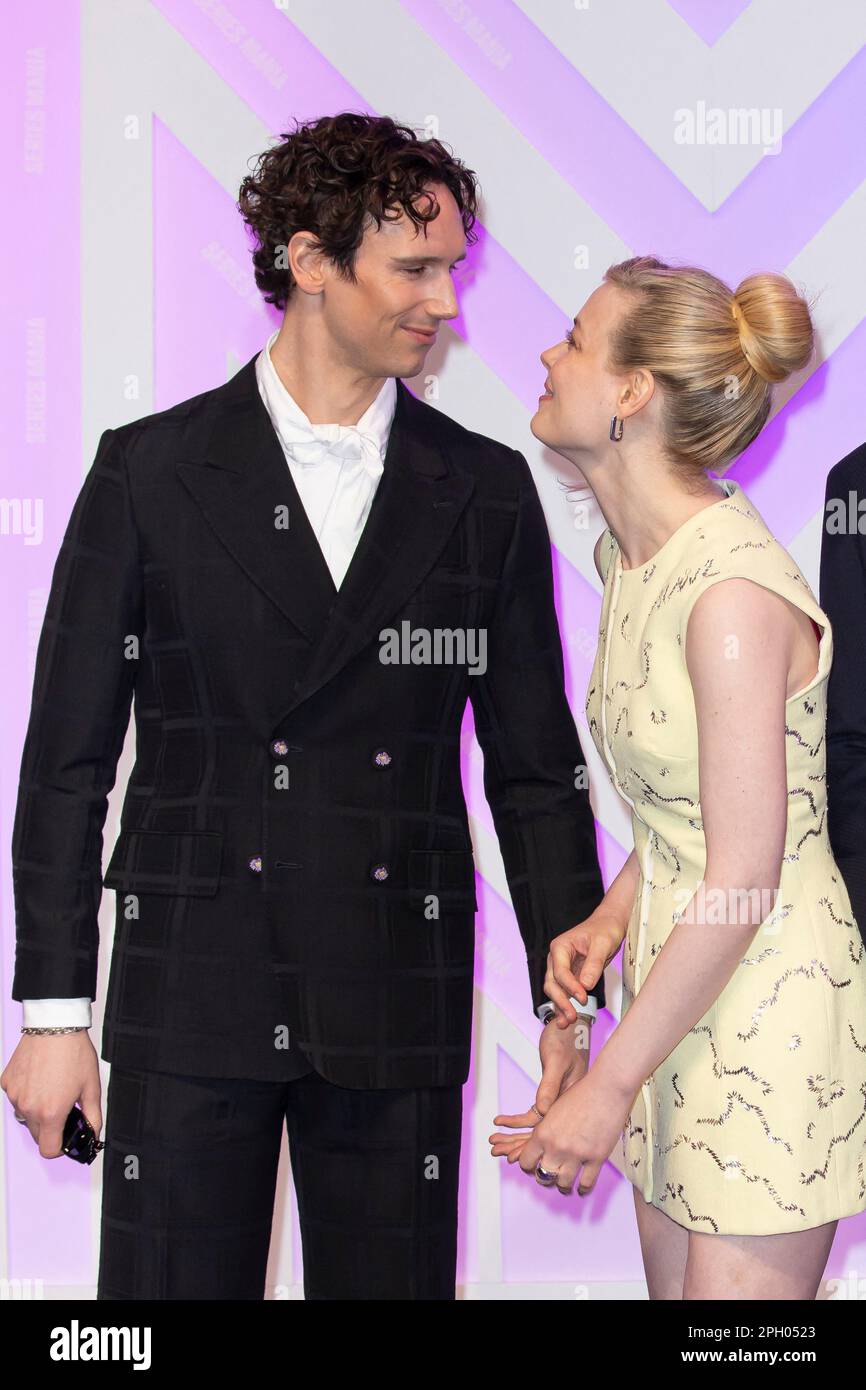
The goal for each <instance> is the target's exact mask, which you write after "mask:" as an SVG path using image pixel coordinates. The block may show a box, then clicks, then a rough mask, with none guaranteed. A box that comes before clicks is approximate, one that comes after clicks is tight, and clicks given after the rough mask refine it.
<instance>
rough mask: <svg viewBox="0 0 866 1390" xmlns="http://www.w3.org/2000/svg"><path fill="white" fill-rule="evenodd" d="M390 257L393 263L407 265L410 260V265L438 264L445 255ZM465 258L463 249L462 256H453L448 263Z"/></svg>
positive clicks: (451, 263) (454, 263)
mask: <svg viewBox="0 0 866 1390" xmlns="http://www.w3.org/2000/svg"><path fill="white" fill-rule="evenodd" d="M391 259H392V260H393V262H394V264H395V265H408V264H409V263H410V262H411V264H412V265H439V264H440V263H441V262H442V261H444V260H445V257H444V256H392V257H391ZM465 260H466V252H465V251H464V252H463V255H462V256H455V257H454V260H453V261H449V262H448V264H449V265H456V264H457V262H458V261H465Z"/></svg>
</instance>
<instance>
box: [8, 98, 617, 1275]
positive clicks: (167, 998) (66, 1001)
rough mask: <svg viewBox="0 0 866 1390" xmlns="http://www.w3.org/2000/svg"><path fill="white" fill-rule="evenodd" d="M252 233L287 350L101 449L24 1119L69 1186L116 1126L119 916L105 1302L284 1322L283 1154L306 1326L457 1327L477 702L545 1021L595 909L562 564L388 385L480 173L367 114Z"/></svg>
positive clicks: (247, 195)
mask: <svg viewBox="0 0 866 1390" xmlns="http://www.w3.org/2000/svg"><path fill="white" fill-rule="evenodd" d="M239 207H240V209H241V212H242V214H243V216H244V218H245V220H246V222H247V223H248V225H249V227H250V228H251V230H252V232H253V234H254V240H255V243H256V245H255V250H254V253H253V262H254V266H255V275H256V281H257V283H258V285H259V287H260V289H261V290H262V293H263V294H264V297H265V299H266V300H267V301H268V302H269V303H271V304H274V305H275V306H276V307H277V308H279V309H281V310H283V311H284V312H283V320H282V324H281V326H280V328H279V330H278V331H277V332H275V333H273V334H272V335H271V337H270V339H269V341H268V342H267V343H266V345H265V347H264V348H263V349H262V351H261V352H258V353H256V355H255V356H254V357H252V358H251V359H250V361H249V362H247V364H246V366H244V367H243V368H242V369H241V370H240V371H239V372H238V373H237V374H236V375H235V376H234V377H233V378H232V380H231V381H229V382H228V383H227V384H226V385H223V386H220V387H217V388H216V389H215V390H212V391H206V392H204V393H203V394H202V395H199V396H196V397H194V398H193V399H191V400H188V401H184V402H182V403H181V404H180V405H177V406H174V407H173V408H172V409H169V410H165V411H161V412H160V413H158V414H156V415H150V416H147V417H145V418H143V419H141V420H138V421H135V422H133V423H131V424H128V425H124V426H121V427H120V428H118V429H109V430H106V432H105V433H104V435H103V436H102V439H101V440H100V444H99V448H98V451H97V456H96V460H95V463H94V465H93V467H92V469H91V471H90V473H89V474H88V477H87V479H86V480H85V483H84V485H83V488H82V490H81V493H80V495H79V498H78V501H77V503H76V506H75V509H74V511H73V515H72V518H71V521H70V523H69V527H68V528H67V532H66V536H65V538H64V542H63V547H62V549H61V554H60V558H59V560H58V563H57V567H56V569H55V574H54V579H53V583H52V589H51V594H50V597H49V602H48V608H47V613H46V619H45V626H44V629H43V634H42V639H41V642H40V646H39V651H38V656H37V668H36V678H35V684H34V694H33V710H32V714H31V720H30V725H29V728H28V732H27V740H26V744H25V748H24V755H23V759H22V771H21V784H20V788H19V799H18V808H17V812H16V819H15V827H14V832H13V866H14V884H15V901H16V915H17V928H18V944H17V955H16V972H15V978H14V982H13V991H12V992H13V997H14V998H15V999H21V1000H23V1001H25V1025H26V1026H27V1027H28V1033H27V1035H26V1036H25V1037H23V1038H22V1039H21V1041H20V1043H19V1045H18V1048H17V1049H16V1051H15V1054H14V1055H13V1057H12V1059H11V1060H10V1063H9V1065H8V1067H7V1069H6V1072H5V1073H4V1078H3V1084H4V1087H5V1089H6V1090H7V1093H8V1095H9V1098H10V1100H12V1101H13V1102H14V1104H15V1106H16V1109H17V1111H18V1113H19V1115H20V1116H21V1118H22V1121H23V1122H26V1123H27V1124H28V1126H29V1128H30V1130H31V1133H32V1134H33V1137H34V1139H36V1140H37V1142H38V1144H39V1150H40V1153H41V1154H42V1155H44V1156H45V1157H54V1156H56V1155H58V1154H59V1153H60V1152H61V1136H62V1129H63V1121H64V1119H65V1117H66V1115H67V1112H68V1111H69V1108H70V1106H71V1105H72V1104H73V1103H74V1102H75V1101H76V1100H78V1099H80V1100H81V1104H82V1108H83V1110H84V1113H85V1115H86V1116H87V1118H88V1119H89V1120H90V1122H91V1123H92V1124H93V1126H94V1128H95V1129H96V1130H97V1131H98V1130H99V1129H100V1127H101V1115H100V1108H99V1105H100V1086H99V1070H98V1058H97V1055H96V1052H95V1050H94V1048H93V1047H92V1045H91V1043H90V1040H89V1037H88V1034H87V1031H86V1029H87V1027H88V1026H89V1023H90V1001H91V999H92V998H93V997H95V992H96V962H97V949H98V931H97V921H96V917H97V910H98V906H99V900H100V893H101V887H102V884H103V883H104V884H105V885H106V886H108V887H112V888H115V889H116V890H117V909H118V911H117V929H116V933H115V940H114V948H113V955H112V962H111V973H110V977H109V985H108V998H107V1001H106V1007H105V1024H104V1031H103V1046H102V1054H101V1055H102V1057H103V1058H104V1059H105V1060H106V1061H108V1062H110V1063H111V1077H110V1083H109V1092H108V1106H107V1124H106V1148H105V1173H104V1175H103V1176H104V1181H103V1210H102V1238H101V1249H100V1267H99V1285H98V1297H99V1298H101V1299H108V1298H120V1299H149V1298H157V1299H185V1298H195V1299H236V1298H241V1299H257V1298H261V1297H262V1295H263V1291H264V1286H265V1273H266V1266H267V1260H268V1250H269V1242H270V1234H271V1223H272V1216H273V1204H274V1196H275V1188H276V1179H277V1166H278V1159H279V1152H280V1142H281V1131H282V1126H283V1124H285V1125H286V1126H287V1130H288V1136H289V1146H290V1152H291V1160H292V1169H293V1175H294V1181H295V1186H296V1191H297V1197H298V1210H299V1217H300V1225H301V1236H302V1241H303V1253H304V1288H305V1293H306V1296H307V1298H310V1299H325V1298H327V1299H333V1298H346V1299H356V1298H357V1299H370V1298H383V1299H434V1298H441V1299H451V1298H453V1297H454V1281H455V1267H456V1242H457V1195H458V1168H459V1157H460V1138H461V1090H462V1085H463V1083H464V1082H465V1080H466V1078H467V1075H468V1071H469V1061H470V1038H471V1016H472V999H473V965H474V914H475V911H476V907H477V902H476V893H475V866H474V861H473V853H472V842H471V839H470V835H469V824H468V818H467V814H466V805H465V801H464V798H463V790H462V784H461V774H460V731H461V723H462V719H463V715H464V711H465V707H466V703H467V700H471V701H472V705H473V709H474V714H475V727H476V731H477V735H478V739H479V741H480V744H481V747H482V749H483V752H484V765H485V774H484V776H485V790H486V794H487V797H488V800H489V803H490V807H491V811H492V814H493V819H494V823H495V827H496V832H497V836H498V839H499V844H500V847H501V850H502V857H503V861H504V865H505V870H506V874H507V878H508V884H509V888H510V891H511V895H512V900H513V904H514V910H515V913H516V916H517V920H518V924H519V928H520V931H521V933H522V936H523V940H524V943H525V947H526V955H527V961H528V967H529V977H530V984H531V990H532V1003H533V1007H534V1008H535V1010H536V1012H537V1013H538V1014H539V1016H540V1017H544V1018H545V1019H547V1018H549V1017H550V1010H551V1006H550V1004H549V1003H548V1001H547V1000H546V998H545V995H544V989H543V982H544V977H545V969H546V963H547V952H548V944H549V942H550V941H551V939H552V938H553V937H555V936H557V935H558V934H560V933H561V932H562V931H564V930H565V929H566V928H568V927H571V926H572V925H574V923H576V922H578V921H581V920H582V919H583V918H585V917H587V916H589V915H590V913H591V912H592V911H593V909H594V908H595V907H596V906H597V905H598V903H599V902H600V901H601V899H602V897H603V886H602V882H601V876H600V873H599V868H598V861H597V857H596V849H595V831H594V821H593V816H592V811H591V809H590V805H589V800H588V794H587V792H586V790H585V781H584V779H583V778H582V777H580V776H578V777H576V776H575V774H576V772H579V771H580V769H581V768H582V767H583V763H584V759H583V755H582V751H581V747H580V743H579V740H578V737H577V733H576V730H575V725H574V721H573V719H572V716H571V713H570V711H569V708H568V704H567V701H566V698H565V693H564V688H563V662H562V648H561V643H560V637H559V630H558V625H557V620H556V613H555V609H554V603H553V586H552V566H551V554H550V542H549V536H548V533H547V528H546V525H545V521H544V515H543V513H542V510H541V505H540V503H539V500H538V495H537V493H536V490H535V486H534V484H533V481H532V476H531V473H530V470H529V467H528V465H527V463H526V460H525V459H524V457H523V455H522V454H520V453H518V452H517V451H516V450H513V449H511V448H509V447H507V446H506V445H504V444H499V443H497V442H496V441H494V440H492V439H488V438H487V437H486V436H483V435H480V434H475V433H472V432H471V431H469V430H467V429H465V428H463V427H462V426H461V425H459V424H458V423H456V422H455V421H453V420H451V419H449V418H448V416H447V415H445V414H443V413H442V412H440V411H438V410H435V409H433V408H432V407H431V406H430V405H428V404H426V403H425V402H423V401H421V400H419V399H417V398H416V397H415V396H414V395H413V394H412V393H411V392H410V391H409V390H408V389H407V388H406V386H404V384H403V381H402V379H401V378H404V377H408V378H412V377H415V376H417V375H418V373H419V372H421V371H422V370H423V368H424V364H425V359H426V357H427V354H428V353H429V350H430V347H431V345H432V343H433V342H434V341H435V338H436V334H437V331H438V329H439V327H440V325H441V324H442V323H443V322H446V321H447V320H449V319H453V318H454V317H455V316H456V314H457V312H458V309H457V300H456V295H455V289H454V284H453V280H452V274H453V271H454V269H455V267H456V266H457V264H458V263H459V262H460V261H462V260H463V259H464V257H465V255H466V247H467V245H468V244H469V243H470V242H471V241H472V240H473V239H474V233H473V223H474V221H475V216H476V179H475V176H474V175H473V174H472V172H471V171H470V170H468V169H466V168H465V167H464V166H463V165H462V164H461V162H460V161H459V160H458V159H456V158H454V157H453V156H452V155H451V154H449V153H448V151H447V150H446V149H445V147H444V146H443V145H442V144H440V142H439V141H438V140H434V139H426V140H422V139H420V138H418V137H417V136H416V135H415V134H414V133H413V132H412V131H411V130H410V129H408V128H407V127H404V126H398V125H396V124H395V123H394V122H393V121H391V120H390V119H388V118H386V117H375V116H366V115H361V114H355V113H351V112H344V113H341V114H340V115H337V116H328V117H324V118H322V119H321V120H318V121H313V122H309V123H307V124H305V125H303V126H299V127H298V128H297V129H296V130H295V131H294V132H292V133H291V134H287V135H284V136H283V137H281V143H279V144H277V145H275V146H274V147H273V148H272V149H270V150H268V151H267V152H266V153H265V154H263V155H262V156H261V158H260V159H259V162H258V166H257V169H256V172H255V173H254V174H253V175H251V176H250V177H248V178H246V179H245V180H244V182H243V185H242V187H241V192H240V199H239ZM133 694H134V695H135V722H136V762H135V766H134V768H133V771H132V775H131V777H130V780H129V786H128V789H127V792H126V797H125V800H124V803H123V809H122V813H121V832H120V836H119V838H118V840H117V843H116V844H115V846H114V850H113V853H112V855H111V858H110V861H109V864H108V870H107V872H106V874H105V877H104V879H103V878H102V876H101V848H102V826H103V823H104V819H105V814H106V806H107V795H108V791H109V790H110V788H111V786H112V785H113V782H114V777H115V769H116V764H117V758H118V755H119V753H120V750H121V748H122V745H123V741H124V734H125V731H126V725H127V721H128V717H129V711H130V706H131V703H132V697H133ZM603 1002H604V988H603V981H599V983H598V985H597V986H596V987H595V989H594V993H593V995H590V996H588V997H587V996H586V994H585V992H584V997H583V999H582V1000H578V999H575V1000H574V1001H573V1003H575V1005H576V1007H577V1008H578V1010H579V1011H581V1012H580V1015H579V1020H578V1026H580V1025H581V1021H582V1024H583V1033H582V1035H581V1036H580V1039H579V1037H578V1034H576V1033H573V1032H572V1033H571V1035H569V1033H567V1032H565V1031H560V1030H559V1029H558V1028H556V1029H554V1028H546V1029H544V1030H543V1031H542V1034H541V1051H542V1061H543V1069H544V1075H543V1081H542V1090H541V1091H540V1092H539V1097H538V1102H539V1105H546V1104H549V1103H550V1102H552V1100H553V1099H554V1098H555V1097H556V1095H557V1094H558V1093H559V1091H560V1089H561V1087H563V1086H565V1085H567V1084H568V1083H569V1081H570V1080H573V1079H576V1077H577V1076H579V1075H580V1074H582V1071H583V1070H584V1069H585V1067H586V1063H587V1054H588V1043H587V1042H586V1036H587V1035H588V1032H589V1029H588V1027H587V1026H586V1021H587V1020H588V1019H591V1017H592V1015H593V1013H594V1010H595V1008H596V1006H597V1003H603ZM28 1014H29V1017H28ZM46 1032H50V1033H51V1034H52V1036H50V1037H45V1036H44V1034H45V1033H46ZM58 1032H62V1033H64V1034H68V1036H62V1037H58V1036H53V1034H56V1033H58ZM131 1164H132V1165H133V1167H134V1172H132V1171H131V1168H130V1165H131ZM133 1178H134V1179H135V1180H132V1179H133Z"/></svg>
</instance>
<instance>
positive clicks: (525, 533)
mask: <svg viewBox="0 0 866 1390" xmlns="http://www.w3.org/2000/svg"><path fill="white" fill-rule="evenodd" d="M515 453H516V451H515ZM516 457H517V459H518V463H519V472H520V497H519V502H518V511H517V519H516V522H515V527H514V532H513V534H512V537H511V541H510V544H509V549H508V553H507V557H506V560H505V565H504V568H503V572H502V576H501V579H500V584H499V590H498V593H497V598H496V605H495V610H494V617H493V621H492V624H491V627H490V630H489V632H488V637H487V671H486V673H485V674H484V675H483V676H482V675H478V676H472V677H470V680H469V689H470V697H471V700H472V705H473V709H474V712H475V729H476V733H477V736H478V741H479V743H480V745H481V748H482V751H483V753H484V789H485V792H486V795H487V800H488V802H489V803H490V810H491V813H492V815H493V821H494V825H495V827H496V833H497V836H498V839H499V846H500V849H501V851H502V858H503V862H504V864H505V872H506V876H507V878H508V887H509V889H510V891H511V900H512V903H513V905H514V911H515V913H516V916H517V922H518V925H519V927H520V932H521V935H522V937H523V941H524V945H525V947H526V956H527V962H528V966H529V979H530V985H531V989H532V1006H533V1008H534V1009H535V1008H537V1007H538V1005H539V1004H543V1003H545V1002H547V996H546V995H545V993H544V989H543V982H544V975H545V971H546V967H547V953H548V948H549V944H550V942H551V940H552V939H553V937H555V936H558V935H559V934H560V932H563V931H567V930H568V929H569V928H570V927H573V926H574V925H575V924H576V923H577V922H580V921H581V920H582V919H583V918H585V917H588V916H589V914H590V913H591V912H592V911H593V910H594V909H595V908H596V907H597V906H598V904H599V903H600V902H601V900H602V898H603V897H604V886H603V883H602V878H601V872H600V869H599V864H598V854H597V850H596V838H595V821H594V818H593V813H592V808H591V806H590V802H589V792H588V791H587V790H586V788H585V787H584V786H580V787H576V786H575V779H576V777H577V775H578V770H579V769H580V768H581V767H582V766H583V765H584V763H585V759H584V756H583V750H582V748H581V745H580V740H579V738H578V735H577V730H576V728H575V723H574V719H573V717H572V714H571V710H570V709H569V706H568V701H567V699H566V695H565V686H564V673H563V660H562V643H561V640H560V635H559V625H558V622H557V616H556V609H555V607H554V597H553V566H552V559H551V550H550V536H549V534H548V530H547V523H546V521H545V519H544V512H543V510H542V507H541V502H540V501H539V498H538V493H537V491H536V487H535V483H534V481H533V478H532V474H531V472H530V469H529V465H528V464H527V462H526V460H525V458H524V457H523V455H522V454H519V453H516ZM581 780H582V781H585V778H583V779H581ZM593 994H594V995H595V997H596V1000H597V1001H598V1004H599V1006H601V1005H603V1004H604V1002H605V994H604V977H603V976H602V977H601V978H600V979H599V981H598V984H597V985H596V987H595V989H594V990H593Z"/></svg>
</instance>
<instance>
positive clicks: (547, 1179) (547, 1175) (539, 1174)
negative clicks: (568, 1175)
mask: <svg viewBox="0 0 866 1390" xmlns="http://www.w3.org/2000/svg"><path fill="white" fill-rule="evenodd" d="M558 1172H559V1169H558V1168H554V1169H552V1170H551V1169H549V1168H542V1166H541V1164H540V1163H536V1165H535V1178H536V1181H537V1182H539V1183H540V1184H541V1186H542V1187H552V1186H553V1185H554V1184H555V1182H556V1175H557V1173H558Z"/></svg>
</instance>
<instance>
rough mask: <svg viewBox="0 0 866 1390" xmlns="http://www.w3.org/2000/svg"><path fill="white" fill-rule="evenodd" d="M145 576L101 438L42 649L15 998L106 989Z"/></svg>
mask: <svg viewBox="0 0 866 1390" xmlns="http://www.w3.org/2000/svg"><path fill="white" fill-rule="evenodd" d="M142 627H143V617H142V594H141V571H140V566H139V555H138V547H137V538H136V531H135V525H134V520H133V515H132V506H131V500H130V495H129V487H128V479H127V472H126V463H125V459H124V455H123V451H122V448H121V446H120V443H119V441H118V439H117V437H116V436H115V434H114V432H113V431H112V430H106V431H105V433H104V434H103V436H102V438H101V439H100V441H99V447H98V449H97V453H96V458H95V460H94V462H93V464H92V465H91V468H90V470H89V472H88V474H87V477H86V478H85V480H84V483H83V485H82V487H81V491H80V492H79V494H78V498H77V500H76V502H75V506H74V507H73V510H72V515H71V517H70V520H69V524H68V526H67V529H66V534H65V536H64V538H63V543H62V545H61V548H60V552H59V555H58V557H57V561H56V563H55V566H54V573H53V576H52V580H51V588H50V592H49V596H48V604H47V608H46V612H45V619H44V622H43V626H42V632H41V636H40V639H39V646H38V649H37V654H36V669H35V675H34V681H33V694H32V702H31V710H30V720H29V724H28V728H27V734H26V737H25V742H24V749H23V754H22V759H21V771H20V779H19V787H18V800H17V805H16V810H15V820H14V825H13V830H12V881H13V890H14V899H15V925H16V951H15V974H14V978H13V983H12V998H13V999H25V998H31V999H35V998H55V997H57V998H66V997H81V998H83V997H84V996H89V997H90V998H91V999H92V998H95V995H96V969H97V951H98V945H99V927H98V921H97V914H98V911H99V904H100V901H101V897H102V827H103V825H104V822H105V816H106V812H107V809H108V793H109V791H110V790H111V788H112V787H113V785H114V779H115V774H116V768H117V760H118V758H119V756H120V753H121V750H122V748H123V740H124V736H125V734H126V728H127V725H128V723H129V710H130V704H131V701H132V694H133V687H134V682H135V672H136V669H137V667H138V661H137V659H135V657H136V653H135V650H134V647H133V646H131V644H130V642H129V638H130V637H131V636H132V637H137V638H138V639H139V640H140V639H141V634H142Z"/></svg>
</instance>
